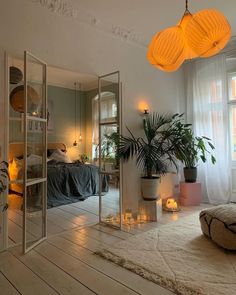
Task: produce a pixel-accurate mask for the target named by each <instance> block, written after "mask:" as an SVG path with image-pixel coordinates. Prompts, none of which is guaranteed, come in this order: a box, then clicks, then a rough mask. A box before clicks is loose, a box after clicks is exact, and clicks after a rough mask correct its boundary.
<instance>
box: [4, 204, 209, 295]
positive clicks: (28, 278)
mask: <svg viewBox="0 0 236 295" xmlns="http://www.w3.org/2000/svg"><path fill="white" fill-rule="evenodd" d="M203 207H206V206H200V207H193V208H192V207H186V208H183V210H182V211H181V212H179V213H175V214H172V213H165V214H164V215H163V217H162V218H161V219H160V221H159V222H157V223H146V224H139V225H132V226H126V227H125V228H124V230H123V231H119V230H116V229H113V228H109V227H107V226H102V225H98V224H96V225H91V226H86V224H85V227H82V228H81V227H80V228H77V227H76V228H74V229H69V230H66V231H63V232H62V233H59V234H57V235H54V236H51V237H49V238H48V240H47V241H45V242H43V243H42V244H40V245H38V246H37V247H36V248H35V249H34V250H32V251H31V252H29V253H28V254H27V255H24V256H22V255H21V249H20V248H19V246H17V247H12V248H11V249H10V250H9V251H7V252H3V253H1V254H0V294H4V295H11V294H22V295H32V294H33V295H37V294H40V295H41V294H42V295H47V294H63V295H64V294H65V295H73V294H74V295H80V294H81V295H83V294H85V295H86V294H101V295H125V294H132V295H134V294H143V295H152V294H158V295H171V294H173V293H171V292H170V291H168V290H166V289H163V288H161V287H160V286H158V285H156V284H154V283H152V282H149V281H147V280H145V279H143V278H142V277H140V276H138V275H136V274H134V273H132V272H129V271H128V270H125V269H124V268H121V267H119V266H117V265H115V264H112V263H111V262H108V261H106V260H104V259H102V258H100V257H98V256H96V255H94V252H95V251H96V250H98V249H101V248H102V247H104V245H105V246H106V245H111V244H113V243H117V242H119V241H121V240H123V239H126V238H128V237H130V236H132V235H136V234H138V233H141V232H143V231H147V230H150V229H152V228H155V227H159V226H162V225H163V224H167V223H170V222H175V221H176V220H178V219H181V218H182V217H184V216H186V215H189V214H192V213H193V212H195V211H196V210H200V209H201V208H203ZM74 208H75V209H74V210H75V212H76V211H77V210H81V209H78V208H77V207H76V206H75V207H74ZM65 212H66V210H65ZM70 214H71V213H70ZM91 214H93V213H91ZM65 216H67V214H66V215H65ZM95 216H96V215H95ZM75 224H76V223H75Z"/></svg>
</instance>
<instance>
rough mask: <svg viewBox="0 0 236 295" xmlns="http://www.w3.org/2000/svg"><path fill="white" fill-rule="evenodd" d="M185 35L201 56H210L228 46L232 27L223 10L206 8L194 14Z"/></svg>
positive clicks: (189, 43)
mask: <svg viewBox="0 0 236 295" xmlns="http://www.w3.org/2000/svg"><path fill="white" fill-rule="evenodd" d="M185 36H186V39H187V43H188V45H189V46H190V47H191V48H192V49H193V50H194V51H195V52H196V53H197V55H198V56H199V57H210V56H212V55H215V54H217V53H218V52H219V51H221V50H222V49H223V48H224V47H225V46H226V44H227V43H228V41H229V39H230V37H231V27H230V24H229V22H228V21H227V19H226V17H225V16H224V15H223V14H222V13H221V12H219V11H217V10H215V9H205V10H201V11H199V12H197V13H196V14H194V15H193V17H192V18H191V20H190V21H189V22H188V24H187V26H186V29H185Z"/></svg>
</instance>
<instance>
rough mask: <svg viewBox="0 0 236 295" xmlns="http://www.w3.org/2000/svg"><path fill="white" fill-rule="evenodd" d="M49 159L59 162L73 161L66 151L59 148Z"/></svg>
mask: <svg viewBox="0 0 236 295" xmlns="http://www.w3.org/2000/svg"><path fill="white" fill-rule="evenodd" d="M49 159H50V160H55V161H57V162H63V163H72V161H71V159H70V157H69V156H67V155H66V153H63V152H62V151H61V150H59V149H57V150H56V151H55V152H53V153H52V155H51V156H50V157H49Z"/></svg>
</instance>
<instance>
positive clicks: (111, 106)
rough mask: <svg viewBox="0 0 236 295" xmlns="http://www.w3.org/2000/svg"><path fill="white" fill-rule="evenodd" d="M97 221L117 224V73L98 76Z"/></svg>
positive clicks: (118, 169)
mask: <svg viewBox="0 0 236 295" xmlns="http://www.w3.org/2000/svg"><path fill="white" fill-rule="evenodd" d="M99 85H100V88H99V90H100V93H99V97H100V101H99V105H100V110H99V111H100V122H99V123H100V124H99V126H100V141H99V142H100V151H101V154H100V155H99V158H100V172H101V176H100V184H101V186H102V189H101V194H100V204H101V207H100V220H101V221H102V222H105V223H107V224H110V225H113V226H117V227H120V223H121V220H122V216H121V215H122V213H121V212H120V163H119V159H118V156H117V146H118V139H119V73H115V74H111V75H108V76H106V77H104V78H100V80H99Z"/></svg>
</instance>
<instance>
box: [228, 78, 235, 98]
mask: <svg viewBox="0 0 236 295" xmlns="http://www.w3.org/2000/svg"><path fill="white" fill-rule="evenodd" d="M229 100H236V75H235V76H231V77H230V79H229Z"/></svg>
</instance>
